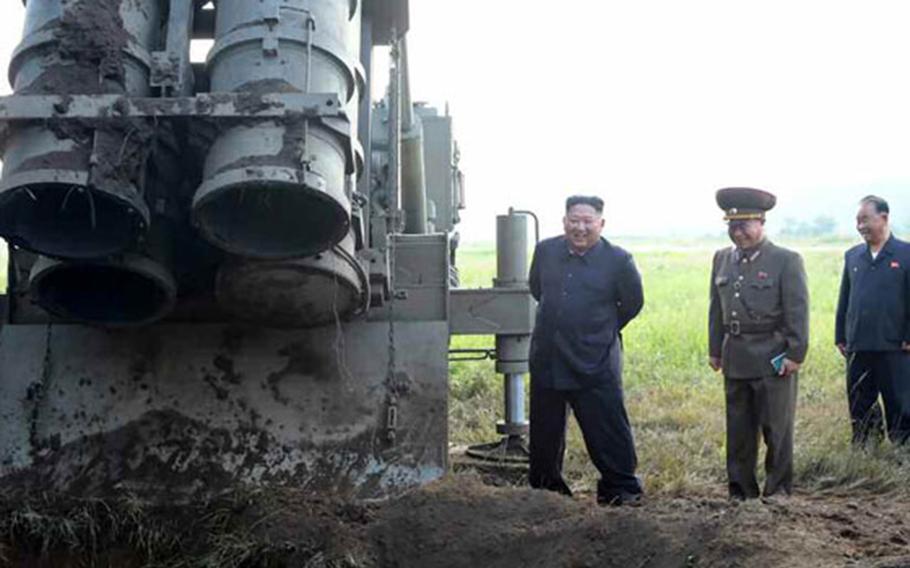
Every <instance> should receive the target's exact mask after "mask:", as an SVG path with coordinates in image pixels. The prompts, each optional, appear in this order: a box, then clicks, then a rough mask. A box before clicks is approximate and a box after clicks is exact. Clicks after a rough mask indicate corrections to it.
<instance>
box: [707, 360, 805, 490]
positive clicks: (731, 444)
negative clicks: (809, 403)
mask: <svg viewBox="0 0 910 568" xmlns="http://www.w3.org/2000/svg"><path fill="white" fill-rule="evenodd" d="M724 388H725V391H726V399H727V479H728V482H729V490H730V497H734V498H737V499H754V498H756V497H758V496H759V492H758V480H757V479H756V477H755V468H756V465H757V463H758V444H759V436H761V437H762V438H763V439H764V441H765V446H766V449H767V451H766V454H765V473H766V478H765V488H764V495H765V496H771V495H774V494H775V493H785V494H787V495H789V494H790V491H791V490H792V487H793V419H794V415H795V411H796V390H797V376H796V375H791V376H789V377H786V378H784V377H777V376H773V377H764V378H760V379H725V380H724Z"/></svg>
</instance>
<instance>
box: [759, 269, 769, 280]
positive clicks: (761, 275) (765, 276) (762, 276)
mask: <svg viewBox="0 0 910 568" xmlns="http://www.w3.org/2000/svg"><path fill="white" fill-rule="evenodd" d="M758 279H759V280H767V279H768V273H767V272H764V271H762V272H759V273H758Z"/></svg>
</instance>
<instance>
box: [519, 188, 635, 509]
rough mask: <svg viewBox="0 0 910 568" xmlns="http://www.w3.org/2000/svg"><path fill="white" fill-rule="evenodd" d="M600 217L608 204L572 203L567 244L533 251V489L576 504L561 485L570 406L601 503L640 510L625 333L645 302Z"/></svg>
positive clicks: (627, 259) (550, 243)
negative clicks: (625, 388) (625, 387)
mask: <svg viewBox="0 0 910 568" xmlns="http://www.w3.org/2000/svg"><path fill="white" fill-rule="evenodd" d="M602 213H603V201H602V200H601V199H600V198H598V197H583V196H575V197H570V198H569V199H568V200H567V201H566V215H565V217H564V219H563V225H564V230H565V234H564V235H562V236H559V237H554V238H551V239H547V240H544V241H542V242H541V243H540V244H538V245H537V248H536V249H535V251H534V260H533V261H532V263H531V273H530V278H529V280H530V286H531V294H532V295H533V296H534V298H535V299H536V300H537V302H538V306H537V320H536V323H535V326H534V334H533V336H532V339H531V356H530V368H531V417H530V422H531V425H530V426H531V444H530V446H531V468H530V475H529V477H530V483H531V486H532V487H534V488H539V489H548V490H551V491H558V492H560V493H563V494H566V495H571V491H570V490H569V487H568V486H567V485H566V483H565V481H564V480H563V477H562V461H563V454H564V451H565V433H566V412H567V407H569V406H571V408H572V411H573V413H574V414H575V418H576V419H577V420H578V424H579V426H580V427H581V431H582V434H583V435H584V440H585V445H586V446H587V449H588V454H589V455H590V456H591V460H592V461H593V462H594V465H595V466H596V467H597V469H598V470H599V471H600V474H601V479H600V482H599V483H598V485H597V499H598V502H599V503H602V504H610V505H624V504H637V503H638V502H640V500H641V494H642V486H641V482H640V481H639V479H638V478H637V477H636V475H635V468H636V465H637V458H636V455H635V444H634V441H633V439H632V429H631V426H630V425H629V418H628V416H627V414H626V408H625V404H624V401H623V393H622V375H621V373H622V344H621V339H620V331H622V329H623V327H625V325H626V324H628V323H629V322H630V321H631V320H632V318H634V317H635V316H636V315H638V312H639V311H640V310H641V307H642V304H643V302H644V300H643V296H642V286H641V277H640V276H639V274H638V270H637V269H636V268H635V263H634V262H633V261H632V256H631V255H630V254H629V253H628V252H626V251H624V250H623V249H621V248H619V247H617V246H614V245H612V244H611V243H609V242H608V241H607V240H606V239H604V238H602V237H601V232H602V231H603V227H604V220H603V217H602Z"/></svg>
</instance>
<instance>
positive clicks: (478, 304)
mask: <svg viewBox="0 0 910 568" xmlns="http://www.w3.org/2000/svg"><path fill="white" fill-rule="evenodd" d="M535 309H536V307H535V302H534V299H533V298H532V297H531V294H530V292H529V290H528V289H527V288H507V289H496V288H480V289H476V290H452V292H451V294H450V295H449V330H450V331H451V333H452V335H530V334H531V331H533V329H534V311H535Z"/></svg>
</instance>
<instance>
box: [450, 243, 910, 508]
mask: <svg viewBox="0 0 910 568" xmlns="http://www.w3.org/2000/svg"><path fill="white" fill-rule="evenodd" d="M716 244H717V245H718V246H721V245H722V244H723V243H720V242H718V243H716ZM846 246H847V244H846V243H844V244H843V246H833V247H832V246H830V245H826V246H824V247H821V246H796V247H794V248H797V249H798V250H800V252H801V253H802V254H803V257H804V259H805V262H806V269H807V272H808V274H809V281H810V293H811V304H810V309H811V331H810V337H811V338H810V344H811V346H810V350H809V357H808V359H807V362H806V364H805V366H804V367H803V371H802V372H801V374H800V379H799V380H800V395H799V407H798V409H797V422H796V457H797V464H796V469H797V472H796V475H797V480H796V481H797V483H798V484H799V485H800V486H802V487H803V488H808V489H823V488H824V489H837V488H855V487H865V488H869V489H873V490H877V491H888V490H892V489H896V488H900V487H902V486H904V485H906V483H905V481H904V480H906V479H907V476H908V474H910V459H907V458H910V454H907V453H906V452H905V451H903V450H900V449H894V448H892V447H890V446H888V445H886V446H883V447H880V448H876V449H873V450H870V451H859V450H855V449H853V448H851V446H850V443H849V438H850V433H849V429H850V426H849V421H848V417H847V404H846V394H845V387H844V369H843V359H842V357H841V356H840V354H839V353H838V352H837V350H836V349H835V347H834V345H833V342H834V339H833V338H834V310H835V307H836V302H837V292H838V285H839V282H840V271H841V266H842V265H841V263H842V258H843V256H842V250H843V248H846ZM666 250H667V251H668V252H661V247H653V246H652V247H648V248H647V249H645V250H642V251H639V252H634V250H633V252H634V254H635V258H636V262H637V264H638V266H639V269H640V271H641V273H642V278H643V280H644V287H645V308H644V310H643V311H642V313H641V315H640V316H639V317H638V318H637V319H636V320H635V321H633V322H632V323H631V324H630V325H629V327H628V328H627V330H626V333H625V347H626V364H625V375H624V385H625V393H626V400H627V405H628V410H629V414H630V418H631V420H632V424H633V428H634V430H635V437H636V445H637V449H638V454H639V461H640V465H639V472H640V474H641V475H642V477H643V478H644V479H645V483H646V485H647V488H648V490H649V491H650V492H652V493H665V494H677V493H683V492H686V493H691V492H701V491H716V490H717V489H718V487H719V486H721V485H722V484H724V483H725V475H726V474H725V466H724V463H725V448H724V397H723V379H722V377H721V376H720V375H718V374H716V373H714V372H713V371H711V370H710V369H709V368H708V366H707V363H706V361H707V304H708V280H709V273H710V264H711V257H712V254H713V250H712V249H711V248H710V247H709V246H705V245H700V246H697V247H692V248H681V247H675V248H674V247H672V246H669V247H666ZM459 254H460V257H459V261H458V263H459V268H460V272H461V277H462V285H463V286H467V287H476V286H489V285H490V282H491V279H492V277H493V274H494V272H495V270H496V262H495V253H494V252H493V251H492V250H489V249H483V248H473V249H471V248H468V249H466V250H463V251H460V253H459ZM491 345H492V338H485V337H481V338H476V337H459V338H455V339H454V340H453V346H457V347H468V346H470V347H480V346H491ZM451 394H452V397H451V410H450V421H451V438H452V441H453V442H455V443H475V442H480V441H489V440H492V439H495V438H496V434H495V421H496V420H497V419H498V418H500V415H501V412H502V410H501V408H502V402H501V400H502V386H501V379H500V378H499V377H498V376H497V375H496V374H495V373H494V371H493V366H492V364H491V363H490V362H483V363H455V364H453V366H452V393H451ZM902 464H907V465H902ZM566 475H567V477H568V478H569V480H570V481H571V482H572V483H574V484H576V485H577V486H587V487H590V486H592V484H593V481H594V480H595V479H596V477H597V472H596V471H595V470H594V468H593V466H591V465H590V463H589V461H588V458H587V454H586V453H585V449H584V445H583V443H582V441H581V437H580V434H579V432H578V429H577V427H576V426H575V425H574V423H573V424H572V425H571V426H570V430H569V443H568V450H567V455H566Z"/></svg>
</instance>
